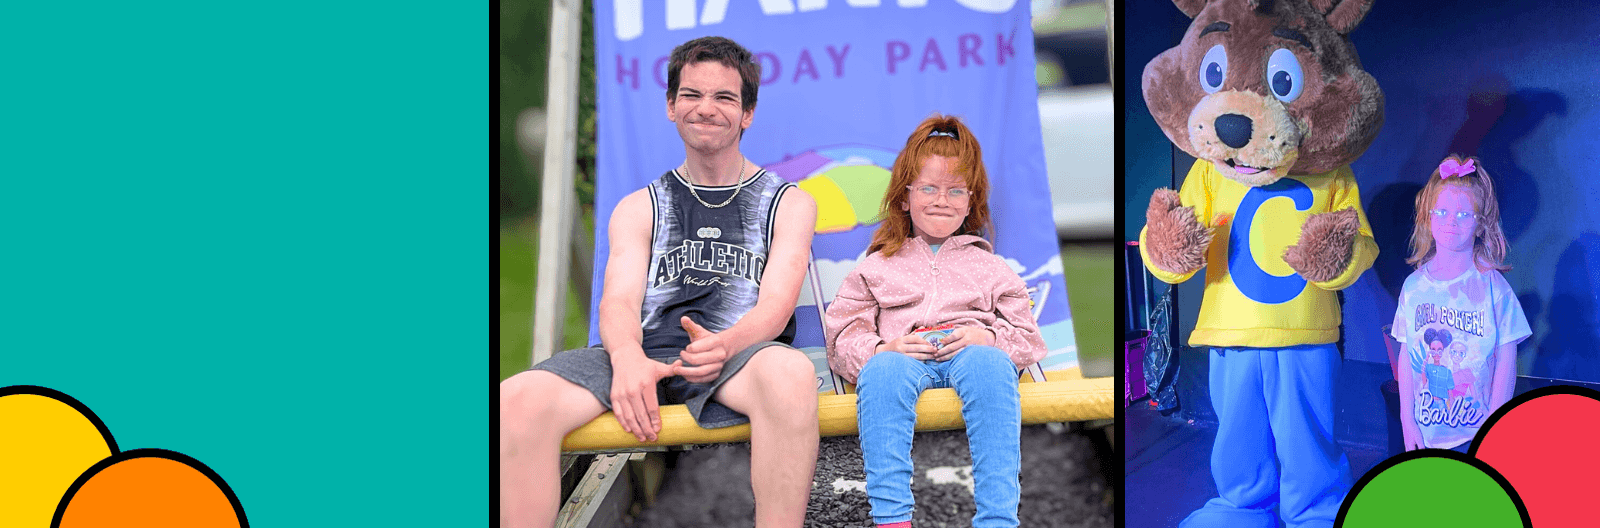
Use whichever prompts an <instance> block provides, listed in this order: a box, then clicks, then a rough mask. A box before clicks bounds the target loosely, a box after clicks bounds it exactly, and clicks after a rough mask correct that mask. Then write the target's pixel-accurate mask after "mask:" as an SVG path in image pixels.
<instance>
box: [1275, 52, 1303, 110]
mask: <svg viewBox="0 0 1600 528" xmlns="http://www.w3.org/2000/svg"><path fill="white" fill-rule="evenodd" d="M1304 80H1305V76H1304V75H1303V74H1301V73H1300V59H1296V58H1295V57H1294V52H1291V51H1289V50H1286V49H1281V48H1280V49H1278V51H1274V52H1272V57H1271V58H1269V59H1267V86H1268V87H1271V88H1272V95H1273V96H1274V97H1277V98H1278V100H1279V101H1283V102H1285V103H1290V102H1294V100H1295V99H1297V98H1299V97H1300V91H1301V89H1302V88H1304V87H1305V83H1304Z"/></svg>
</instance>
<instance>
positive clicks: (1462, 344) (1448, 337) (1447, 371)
mask: <svg viewBox="0 0 1600 528" xmlns="http://www.w3.org/2000/svg"><path fill="white" fill-rule="evenodd" d="M1412 324H1413V325H1415V327H1414V328H1412V330H1413V332H1415V333H1413V335H1421V336H1422V339H1421V340H1420V342H1414V343H1409V344H1408V346H1407V349H1408V350H1410V354H1409V355H1410V356H1411V362H1410V363H1411V373H1412V376H1411V378H1412V380H1413V383H1412V386H1413V387H1415V390H1416V408H1415V409H1414V411H1415V413H1416V419H1417V423H1418V424H1419V425H1423V426H1429V425H1443V426H1446V427H1478V426H1480V425H1482V424H1483V420H1484V419H1485V418H1488V417H1489V409H1488V405H1486V404H1485V401H1486V400H1487V395H1486V394H1483V389H1484V387H1485V384H1482V383H1477V381H1478V380H1477V379H1475V375H1474V373H1475V372H1480V371H1481V370H1482V369H1483V367H1484V362H1485V361H1486V360H1487V358H1488V355H1489V354H1490V353H1492V352H1493V351H1492V350H1469V349H1468V347H1469V345H1468V342H1474V343H1476V342H1478V341H1476V340H1469V339H1466V338H1467V337H1469V336H1470V337H1483V333H1484V312H1483V311H1482V310H1478V311H1470V312H1469V311H1462V310H1452V309H1450V308H1447V307H1441V306H1437V305H1435V304H1433V303H1422V304H1418V305H1417V311H1416V315H1415V316H1414V317H1413V318H1412Z"/></svg>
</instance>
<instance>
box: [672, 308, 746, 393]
mask: <svg viewBox="0 0 1600 528" xmlns="http://www.w3.org/2000/svg"><path fill="white" fill-rule="evenodd" d="M678 323H679V324H681V325H683V331H685V332H688V333H689V346H688V347H685V348H684V349H683V353H681V354H678V357H680V358H682V359H681V360H680V361H679V362H680V363H682V364H683V365H687V366H680V367H678V368H677V374H678V375H680V376H683V377H684V379H687V380H689V381H691V382H693V383H710V382H712V381H715V380H716V379H717V376H719V375H721V374H722V365H723V363H726V362H727V361H728V358H730V357H733V352H732V351H730V350H728V347H727V344H726V343H724V342H723V340H722V336H721V335H720V334H718V333H716V332H712V331H710V330H706V329H705V327H703V326H700V325H699V324H698V323H695V322H694V321H693V320H690V319H689V316H687V315H685V316H683V318H682V319H679V320H678Z"/></svg>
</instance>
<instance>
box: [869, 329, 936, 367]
mask: <svg viewBox="0 0 1600 528" xmlns="http://www.w3.org/2000/svg"><path fill="white" fill-rule="evenodd" d="M878 351H879V352H899V353H901V354H905V355H906V356H907V357H910V358H911V359H915V360H917V361H922V360H926V359H933V352H934V350H933V345H931V344H929V343H928V340H926V339H923V338H922V336H920V335H917V334H906V335H903V336H900V337H898V338H895V340H894V341H890V342H888V343H884V344H882V345H878Z"/></svg>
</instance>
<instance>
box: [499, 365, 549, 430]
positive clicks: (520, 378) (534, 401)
mask: <svg viewBox="0 0 1600 528" xmlns="http://www.w3.org/2000/svg"><path fill="white" fill-rule="evenodd" d="M545 375H550V374H549V373H548V372H543V371H538V370H529V371H525V372H522V373H519V374H517V375H515V376H511V377H509V378H506V379H505V380H504V381H501V382H500V427H501V429H502V430H504V431H506V432H509V433H512V434H514V435H521V434H523V433H526V432H527V431H528V429H530V426H529V424H532V423H536V422H538V421H540V420H541V418H543V416H542V415H543V414H545V413H547V412H548V411H549V405H548V404H549V399H548V398H540V397H539V396H538V385H539V379H540V378H542V377H543V376H545Z"/></svg>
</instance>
